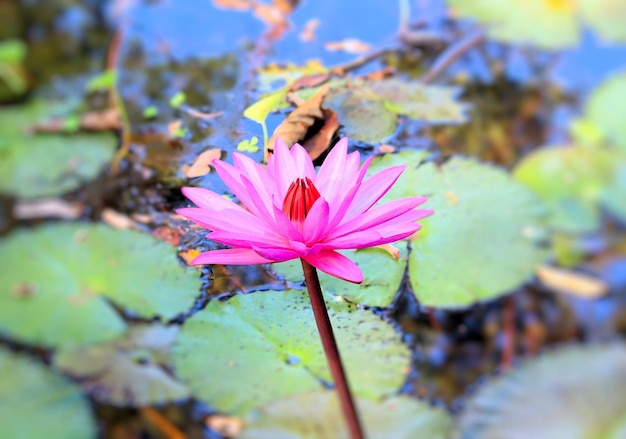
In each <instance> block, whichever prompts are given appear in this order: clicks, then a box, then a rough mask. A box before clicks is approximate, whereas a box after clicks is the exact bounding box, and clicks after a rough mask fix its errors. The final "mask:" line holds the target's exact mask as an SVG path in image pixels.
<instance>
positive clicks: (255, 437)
mask: <svg viewBox="0 0 626 439" xmlns="http://www.w3.org/2000/svg"><path fill="white" fill-rule="evenodd" d="M357 405H358V407H359V412H360V415H361V419H362V421H363V425H364V428H365V431H366V432H367V437H368V438H370V439H389V438H393V439H414V438H416V437H423V438H428V439H445V438H448V437H449V433H450V426H451V420H450V417H449V416H448V415H447V413H446V412H444V411H443V410H441V409H437V408H433V407H431V406H429V405H428V404H426V403H424V402H421V401H417V400H415V399H411V398H409V397H406V396H394V397H391V398H389V399H385V400H384V401H371V400H368V399H365V398H358V399H357ZM237 437H238V438H240V439H262V438H265V439H283V438H284V439H328V438H333V439H344V438H346V439H347V438H348V437H349V435H348V432H347V431H346V426H345V420H344V419H343V416H342V415H341V409H340V407H339V403H338V400H337V397H336V395H335V394H334V393H333V392H330V391H316V392H307V393H301V394H298V395H294V396H290V397H287V398H283V399H279V400H277V401H274V402H271V403H269V404H267V405H265V406H264V407H261V408H259V409H258V410H252V411H251V412H250V413H248V415H247V416H246V418H245V429H244V431H243V432H242V434H241V435H240V436H237Z"/></svg>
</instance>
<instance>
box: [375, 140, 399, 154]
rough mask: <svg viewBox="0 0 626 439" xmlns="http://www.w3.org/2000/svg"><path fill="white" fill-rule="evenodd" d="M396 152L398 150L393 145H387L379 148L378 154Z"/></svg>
mask: <svg viewBox="0 0 626 439" xmlns="http://www.w3.org/2000/svg"><path fill="white" fill-rule="evenodd" d="M395 150H396V148H394V147H393V146H392V145H389V144H387V143H385V144H384V145H380V146H379V147H378V153H379V154H391V153H392V152H394V151H395Z"/></svg>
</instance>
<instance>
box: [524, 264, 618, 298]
mask: <svg viewBox="0 0 626 439" xmlns="http://www.w3.org/2000/svg"><path fill="white" fill-rule="evenodd" d="M535 274H536V275H537V277H538V278H539V280H540V281H541V282H542V283H543V284H544V285H546V286H547V287H549V288H551V289H553V290H557V291H560V292H563V293H568V294H572V295H574V296H578V297H583V298H586V299H594V298H596V297H602V296H604V295H606V294H607V293H608V290H609V288H608V286H607V284H606V283H605V282H603V281H601V280H600V279H597V278H595V277H592V276H589V275H586V274H583V273H576V272H573V271H570V270H565V269H563V268H557V267H551V266H548V265H542V266H540V267H538V268H537V270H536V271H535Z"/></svg>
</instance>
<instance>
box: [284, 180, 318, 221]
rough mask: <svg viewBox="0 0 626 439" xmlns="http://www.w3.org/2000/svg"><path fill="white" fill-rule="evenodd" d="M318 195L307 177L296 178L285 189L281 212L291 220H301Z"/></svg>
mask: <svg viewBox="0 0 626 439" xmlns="http://www.w3.org/2000/svg"><path fill="white" fill-rule="evenodd" d="M319 197H320V193H319V192H318V191H317V188H316V187H315V185H314V184H313V182H312V181H311V180H310V179H309V178H308V177H307V178H304V179H302V178H298V179H297V180H296V181H294V182H293V183H291V186H289V189H288V190H287V195H285V201H283V212H285V213H286V214H287V216H288V217H289V219H291V220H292V221H295V222H302V221H304V218H306V216H307V215H308V213H309V212H310V211H311V207H313V203H315V200H317V199H318V198H319Z"/></svg>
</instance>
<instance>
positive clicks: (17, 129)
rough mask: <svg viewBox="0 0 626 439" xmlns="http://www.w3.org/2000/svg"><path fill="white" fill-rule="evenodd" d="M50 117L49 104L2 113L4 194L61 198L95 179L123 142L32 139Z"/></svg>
mask: <svg viewBox="0 0 626 439" xmlns="http://www.w3.org/2000/svg"><path fill="white" fill-rule="evenodd" d="M47 111H49V109H48V108H47V106H46V104H44V103H43V102H33V103H31V104H28V105H22V106H19V107H7V108H3V109H0V131H1V132H2V133H3V134H2V137H1V138H0V192H5V193H9V194H13V195H16V196H18V197H22V198H38V197H49V196H55V195H60V194H63V193H65V192H68V191H71V190H73V189H76V188H77V187H79V186H80V185H81V184H83V183H84V182H85V181H86V180H90V179H92V178H94V177H95V176H96V175H97V174H98V173H99V172H100V171H101V170H102V169H103V168H104V166H105V165H106V164H107V163H108V162H109V161H110V160H111V159H112V157H113V154H114V153H115V148H116V145H117V140H116V139H115V136H114V135H113V134H111V133H98V134H72V135H60V134H27V133H26V130H27V129H29V128H30V127H31V126H32V125H33V124H35V123H36V122H37V121H38V120H39V119H41V118H42V117H44V116H46V114H47V113H46V112H47Z"/></svg>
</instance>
